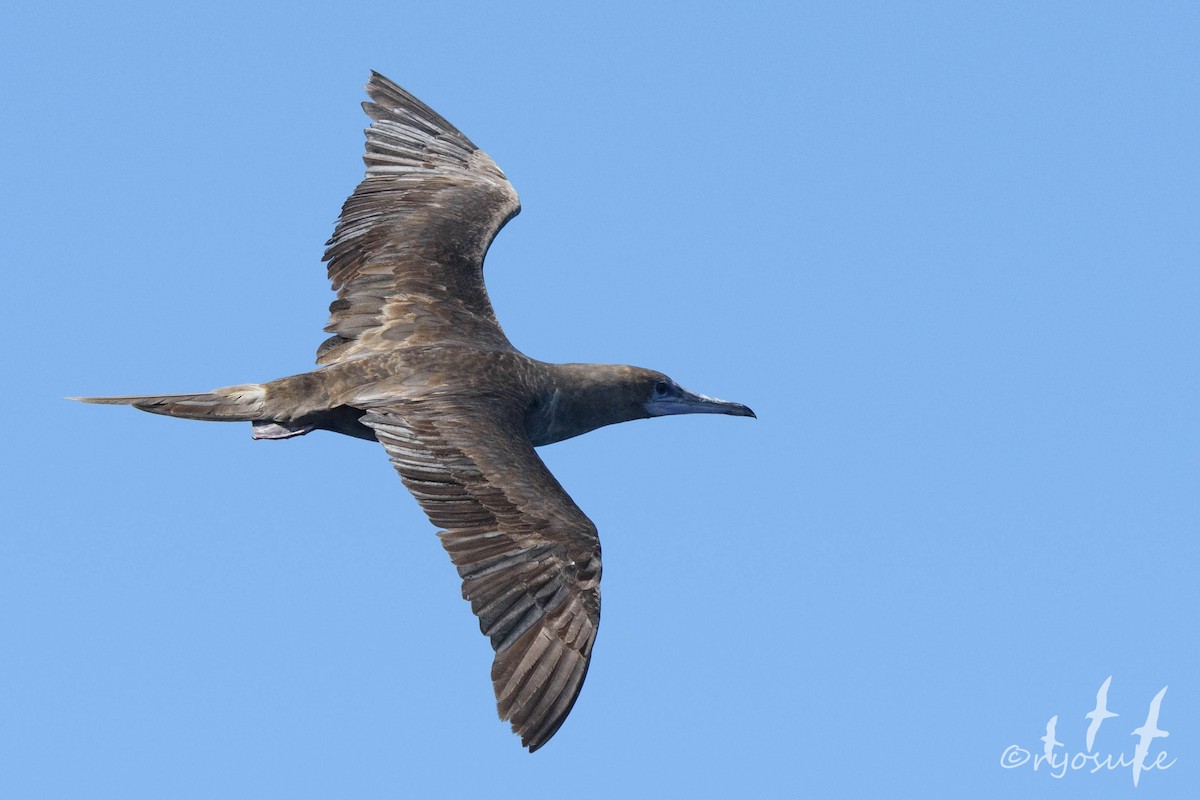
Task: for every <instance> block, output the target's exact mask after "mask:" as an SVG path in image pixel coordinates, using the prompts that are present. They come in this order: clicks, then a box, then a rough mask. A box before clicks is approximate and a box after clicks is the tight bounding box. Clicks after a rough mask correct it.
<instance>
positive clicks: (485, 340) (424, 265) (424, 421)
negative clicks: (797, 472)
mask: <svg viewBox="0 0 1200 800" xmlns="http://www.w3.org/2000/svg"><path fill="white" fill-rule="evenodd" d="M366 89H367V94H368V95H369V96H370V98H371V101H370V102H364V103H363V109H364V110H365V111H366V113H367V115H368V116H369V117H370V118H371V120H372V122H371V125H370V127H369V128H368V129H367V131H366V137H367V143H366V155H365V156H364V158H363V160H364V161H365V162H366V165H367V170H366V177H365V178H364V179H363V181H362V183H360V184H359V185H358V187H357V188H356V189H355V190H354V193H353V194H352V195H350V198H349V199H348V200H347V201H346V203H345V205H344V206H343V207H342V213H341V216H340V217H339V218H338V221H337V223H336V226H335V229H334V233H333V237H332V238H331V239H330V240H329V241H328V242H327V243H326V247H327V249H326V251H325V257H324V260H325V261H327V262H328V266H329V280H330V281H331V282H332V284H333V289H334V291H335V292H337V299H336V300H334V301H333V303H332V304H331V305H330V306H329V324H328V325H327V326H326V328H325V330H326V331H327V332H329V333H332V334H333V336H331V337H330V338H329V339H327V340H326V341H325V342H324V343H322V344H321V346H320V347H319V348H318V349H317V359H316V361H317V364H318V365H319V366H318V368H317V369H315V370H313V371H312V372H306V373H304V374H301V375H293V376H291V377H287V378H280V379H279V380H274V381H270V382H268V383H261V384H245V385H240V386H228V387H224V388H220V389H214V390H213V391H211V392H202V393H198V394H174V395H143V396H129V397H80V398H73V399H77V400H82V401H83V402H87V403H107V404H113V405H130V406H133V407H134V408H138V409H141V410H142V411H149V412H151V413H153V414H166V415H168V416H172V417H183V418H185V419H198V420H218V421H228V422H235V421H237V422H249V423H251V425H252V426H253V436H254V438H256V439H286V438H290V437H292V436H301V435H303V434H306V433H309V432H310V431H313V430H327V431H334V432H336V433H342V434H346V435H349V436H356V437H358V438H361V439H367V440H371V441H378V442H380V443H381V444H382V445H383V447H384V448H385V449H386V451H387V453H388V455H389V456H390V458H391V461H392V464H393V465H394V466H395V468H396V470H397V471H398V472H399V473H400V478H401V480H402V481H403V482H404V485H405V486H406V487H408V490H409V491H410V492H412V494H413V496H414V497H416V499H417V502H419V503H420V505H421V507H422V508H423V509H424V511H425V513H426V514H427V515H428V516H429V519H430V520H431V521H432V522H433V524H434V525H436V526H438V527H439V528H442V529H443V530H442V531H441V532H440V533H439V534H438V535H439V536H440V538H441V540H442V544H443V545H444V546H445V548H446V550H447V551H449V553H450V558H451V560H453V562H454V564H455V566H456V567H457V568H458V574H459V575H460V576H461V578H462V593H463V597H464V598H466V599H467V600H469V601H470V603H471V609H472V610H473V611H474V612H475V614H476V615H477V616H478V617H479V627H480V629H481V630H482V631H483V633H484V635H485V636H487V637H488V638H489V639H490V640H491V643H492V647H493V648H494V649H495V651H496V655H495V660H494V662H493V664H492V685H493V688H494V690H495V693H496V702H497V706H498V709H499V712H500V717H501V718H502V719H504V720H507V721H509V722H511V724H512V729H513V731H514V732H516V733H517V734H518V735H519V736H520V737H521V743H522V744H523V745H524V746H525V747H528V748H529V750H530V752H533V751H535V750H537V749H538V748H539V747H541V746H542V745H544V744H545V743H546V742H547V741H548V740H549V739H550V737H552V736H553V735H554V734H555V732H556V731H557V730H558V729H559V726H561V725H562V723H563V720H564V719H566V717H567V714H568V713H570V711H571V707H572V706H573V705H574V704H575V699H576V697H578V695H579V690H580V687H581V686H582V685H583V680H584V676H585V675H586V674H587V670H588V661H589V659H590V657H591V653H592V644H593V643H594V642H595V639H596V627H597V625H598V624H599V622H600V573H601V568H600V540H599V539H598V537H597V535H596V526H595V525H593V524H592V521H591V520H589V519H588V518H587V517H586V516H584V513H583V512H582V511H580V510H579V507H578V506H577V505H575V503H574V501H572V500H571V498H570V496H569V495H568V494H567V493H566V491H564V490H563V488H562V486H560V485H559V483H558V481H557V480H555V478H554V476H553V475H552V474H550V471H549V470H547V469H546V466H545V464H543V463H542V460H541V459H540V458H539V457H538V455H537V453H536V452H535V451H534V448H535V447H540V446H541V445H545V444H550V443H552V442H559V441H562V440H563V439H569V438H571V437H572V436H578V435H579V434H581V433H587V432H588V431H591V430H595V429H596V428H599V427H602V426H604V425H611V424H613V423H617V422H625V421H627V420H634V419H646V418H649V417H660V416H667V415H670V414H703V413H707V414H730V415H733V416H741V417H753V416H754V412H752V411H751V410H750V409H749V408H747V407H746V406H744V405H742V404H740V403H732V402H728V401H725V400H718V399H716V398H713V397H707V396H705V395H702V394H697V393H695V392H691V391H688V390H687V389H684V388H683V387H682V386H680V385H679V384H677V383H676V382H675V381H673V380H671V379H670V378H668V377H667V376H666V375H664V374H662V373H661V372H655V371H653V370H649V369H642V368H639V367H630V366H618V365H603V364H549V363H544V362H541V361H537V360H534V359H532V358H529V357H528V356H526V355H524V354H523V353H521V352H519V351H518V350H517V349H516V348H515V347H513V345H512V344H511V343H510V342H509V341H508V338H507V337H506V336H505V335H504V332H503V331H502V330H501V329H500V324H499V323H498V322H497V321H496V315H495V313H494V312H493V311H492V305H491V302H490V301H489V299H488V295H487V291H486V289H485V288H484V282H483V261H484V255H485V254H486V253H487V250H488V247H489V246H490V245H491V243H492V239H493V238H495V236H496V234H497V233H498V232H499V230H500V229H501V228H502V227H504V225H505V223H507V222H508V221H509V220H510V219H512V218H513V217H514V216H516V215H517V213H518V212H519V211H520V208H521V206H520V202H519V201H518V199H517V193H516V191H515V190H514V189H513V187H512V185H511V184H510V183H509V182H508V179H507V178H505V176H504V173H503V172H501V171H500V168H499V167H497V166H496V163H495V162H494V161H492V159H491V158H490V157H488V155H487V154H486V153H484V152H483V151H482V150H480V149H479V148H478V147H476V146H475V145H474V144H473V143H472V142H471V141H470V140H469V139H468V138H467V137H466V136H464V135H463V134H462V133H460V132H459V131H458V129H456V128H455V127H454V126H453V125H451V124H450V123H449V122H447V121H446V120H445V119H443V118H442V117H441V116H440V115H439V114H437V113H436V112H435V111H433V110H432V109H431V108H429V107H428V106H426V105H425V104H424V103H422V102H420V101H419V100H417V99H416V98H415V97H413V96H412V95H411V94H409V93H408V92H406V91H404V90H403V89H401V88H400V87H399V86H397V85H396V84H394V83H392V82H391V81H390V80H388V79H387V78H385V77H383V76H382V75H379V74H378V73H374V72H372V73H371V79H370V81H369V83H368V84H367V87H366Z"/></svg>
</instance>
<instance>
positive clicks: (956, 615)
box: [0, 3, 1200, 799]
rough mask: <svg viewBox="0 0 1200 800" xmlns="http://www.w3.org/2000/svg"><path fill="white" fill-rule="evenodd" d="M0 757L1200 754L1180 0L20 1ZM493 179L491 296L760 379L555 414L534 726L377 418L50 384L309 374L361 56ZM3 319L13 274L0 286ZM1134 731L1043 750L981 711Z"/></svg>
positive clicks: (11, 147) (13, 59)
mask: <svg viewBox="0 0 1200 800" xmlns="http://www.w3.org/2000/svg"><path fill="white" fill-rule="evenodd" d="M4 18H5V19H4V23H3V25H0V66H2V72H3V78H2V83H0V86H2V91H3V96H2V97H3V103H4V108H5V109H6V115H5V123H4V125H3V126H0V145H3V152H4V153H5V154H6V155H5V157H4V158H3V159H0V183H2V184H3V185H4V186H5V190H4V192H3V193H0V203H2V204H3V208H2V209H0V210H2V212H3V213H2V214H0V224H2V225H3V226H4V227H3V232H4V238H5V241H6V243H7V256H6V263H7V267H6V269H5V273H6V276H7V278H6V285H7V289H8V303H7V308H8V314H9V318H10V324H9V334H8V336H9V338H8V357H7V366H8V376H9V377H8V379H6V381H5V391H4V392H3V399H2V400H0V402H2V403H3V404H4V409H3V410H4V414H5V417H6V418H7V419H8V420H9V425H8V429H7V432H6V443H5V446H4V447H3V448H0V459H2V460H3V473H4V475H5V476H6V478H5V481H4V482H3V488H2V489H0V491H2V492H3V494H4V502H3V508H4V509H5V512H6V514H5V515H6V517H7V520H6V522H5V523H4V524H3V529H4V534H3V536H0V641H2V642H3V648H0V795H2V796H4V797H13V798H82V797H87V798H108V797H113V798H116V797H120V798H140V797H145V798H163V797H170V798H191V797H196V798H212V797H228V798H240V797H245V798H262V797H288V798H303V797H314V798H316V797H322V798H323V797H380V798H382V797H416V796H420V797H436V796H467V795H474V794H482V793H484V792H486V793H487V794H488V795H489V796H491V797H497V798H503V797H509V796H520V797H528V796H530V795H533V796H540V795H549V794H558V793H560V792H570V793H571V795H572V796H577V797H582V798H588V797H614V796H631V797H652V796H660V797H680V796H700V797H728V796H763V797H786V796H808V795H811V796H817V797H878V796H894V795H895V794H897V793H899V794H903V795H911V796H922V797H953V798H960V797H968V796H969V797H1023V798H1024V797H1045V798H1056V799H1057V798H1080V797H1087V798H1097V797H1138V796H1141V797H1156V798H1174V797H1184V796H1191V793H1192V792H1194V790H1195V787H1196V786H1197V785H1200V778H1198V773H1197V764H1200V736H1198V735H1197V730H1198V729H1200V695H1198V692H1200V687H1198V685H1197V683H1196V676H1197V675H1200V647H1198V644H1197V637H1196V618H1197V613H1198V612H1200V589H1198V588H1197V580H1196V575H1197V568H1198V566H1200V564H1198V561H1200V558H1198V556H1200V552H1198V550H1200V548H1198V545H1197V532H1198V530H1200V493H1198V492H1197V488H1198V486H1200V422H1198V420H1197V408H1198V407H1200V405H1198V400H1200V378H1198V376H1197V369H1196V367H1197V355H1198V345H1197V343H1198V342H1200V313H1198V309H1200V270H1198V269H1197V266H1198V265H1200V226H1198V225H1197V220H1198V219H1200V192H1198V191H1197V187H1198V186H1200V154H1198V153H1200V149H1198V148H1197V141H1200V111H1198V109H1200V84H1197V81H1196V79H1195V78H1196V75H1197V74H1198V70H1200V48H1197V41H1200V11H1198V10H1197V8H1196V7H1195V6H1191V5H1188V4H1165V3H1164V4H1136V5H1131V4H1116V3H1087V4H1082V3H1076V4H1072V3H1063V4H1053V7H1050V4H1044V3H1009V4H987V5H984V4H958V3H941V4H939V3H924V4H913V5H910V6H907V7H903V6H901V5H900V4H891V3H877V4H842V3H828V4H808V3H794V4H792V3H789V4H782V3H780V4H758V5H754V6H753V7H745V8H741V7H735V6H732V5H726V6H717V5H716V4H712V5H703V6H698V5H696V4H673V5H672V4H663V5H658V6H656V7H654V8H646V7H644V6H643V4H624V3H608V4H604V5H603V6H602V7H600V6H594V7H590V8H584V7H583V6H582V5H572V6H571V7H567V6H566V4H560V5H551V4H544V5H535V4H523V3H516V4H489V5H483V4H479V5H475V4H466V3H437V4H432V3H430V4H423V5H412V4H407V3H392V4H355V3H345V4H340V5H337V6H334V5H329V4H324V5H320V6H318V5H315V4H309V5H305V4H298V5H297V4H289V5H271V4H262V5H261V7H260V8H258V9H257V10H253V11H246V10H243V9H242V8H241V7H240V5H232V4H231V5H228V6H221V5H215V4H207V5H205V4H199V5H189V6H179V7H173V8H164V7H162V4H128V3H126V4H115V5H114V6H112V7H108V6H102V5H94V4H87V5H85V4H78V3H68V4H57V5H43V4H31V3H25V4H22V5H21V6H20V7H18V8H15V9H13V8H9V9H7V10H6V11H5V12H4ZM370 69H376V70H379V71H381V72H383V73H384V74H386V75H388V76H390V77H391V78H393V79H394V80H396V81H397V82H399V83H400V84H401V85H403V86H405V87H406V88H408V89H409V90H411V91H412V92H414V93H415V94H416V95H417V96H418V97H420V98H422V99H423V100H425V101H426V102H428V103H429V104H431V105H432V106H433V107H434V108H436V109H437V110H438V111H440V112H441V113H442V114H443V115H444V116H446V117H447V118H448V119H450V120H451V121H452V122H454V123H455V124H456V125H457V126H458V127H460V128H461V129H462V130H463V131H464V132H465V133H466V134H467V135H468V136H470V137H471V138H472V139H473V140H474V141H475V142H476V143H477V144H479V145H480V146H481V147H483V148H484V149H485V150H487V151H488V153H490V154H491V155H492V157H493V158H495V160H496V161H497V162H498V163H499V164H500V165H501V167H502V168H503V169H504V170H505V171H506V173H507V174H508V176H509V178H510V179H511V181H512V182H513V184H514V185H515V186H516V188H517V190H518V191H519V192H520V193H521V197H522V201H523V203H524V211H523V212H522V214H521V216H520V217H518V218H517V219H516V220H514V221H513V223H512V224H510V225H509V226H508V228H507V229H506V230H505V231H504V232H503V233H502V234H501V236H500V237H499V238H498V240H497V242H496V244H495V246H494V247H493V249H492V251H491V254H490V255H489V261H488V271H487V274H488V279H489V287H490V291H491V294H492V298H493V301H494V304H495V305H496V307H497V311H498V314H499V316H500V318H501V320H502V322H503V324H504V326H505V329H506V330H507V332H508V333H509V335H510V337H511V338H512V340H513V341H514V342H515V343H516V344H517V345H518V346H519V347H521V348H522V349H524V350H525V351H526V352H527V353H529V354H530V355H533V356H535V357H538V358H542V359H545V360H550V361H604V362H621V363H633V364H638V365H642V366H648V367H653V368H656V369H660V370H663V371H665V372H667V373H669V374H670V375H672V376H673V377H674V378H676V379H677V380H678V381H679V382H680V383H682V384H684V385H685V386H688V387H690V388H693V389H696V390H698V391H702V392H705V393H709V394H714V395H717V396H721V397H728V398H730V399H734V400H738V401H742V402H745V403H747V404H749V405H751V406H752V407H753V408H754V409H755V410H756V411H757V412H758V415H759V419H758V421H757V422H755V421H752V420H743V419H734V418H713V417H692V418H677V419H667V420H655V421H650V422H639V423H631V424H627V425H622V426H616V427H613V428H609V429H605V430H601V431H597V432H595V433H593V434H589V435H588V436H586V437H582V438H579V439H576V440H572V441H569V442H565V443H562V444H558V445H554V446H551V447H549V448H546V449H544V450H543V451H542V453H543V457H544V458H545V460H546V461H547V463H548V464H549V465H550V467H551V469H552V470H553V471H554V472H555V474H556V475H557V476H558V477H559V479H560V481H561V482H562V483H563V485H564V486H565V487H566V488H567V490H568V491H569V492H570V493H571V494H572V496H573V497H574V498H575V500H576V501H577V502H578V503H579V505H580V506H581V507H582V508H583V509H584V510H585V511H586V512H587V513H588V514H589V515H590V516H591V517H592V519H593V520H594V521H595V522H596V524H597V525H598V526H599V528H600V531H601V537H602V539H603V542H604V557H605V573H604V620H603V624H602V625H601V629H600V634H599V638H598V640H597V644H596V650H595V656H594V659H593V663H592V668H591V672H590V674H589V676H588V680H587V684H586V685H585V687H584V690H583V694H582V695H581V698H580V700H579V702H578V704H577V706H576V707H575V710H574V711H573V712H572V714H571V717H570V718H569V719H568V721H567V723H566V724H565V725H564V727H563V728H562V730H561V731H560V732H559V733H558V735H557V736H556V738H555V739H554V740H553V741H552V742H551V743H550V744H549V745H547V746H546V747H545V748H544V749H543V750H542V751H540V752H538V753H537V754H535V755H533V756H530V755H528V754H526V753H525V752H524V751H523V750H521V749H520V747H519V746H518V742H517V740H516V739H515V737H513V736H512V735H511V734H510V733H508V731H507V726H506V725H503V724H502V723H500V722H499V721H497V720H496V719H495V713H494V710H493V709H494V706H493V700H492V696H491V687H490V684H489V681H488V668H489V664H490V658H491V653H490V648H489V647H488V644H487V642H486V640H485V639H484V638H483V637H482V636H480V635H479V633H478V629H477V626H476V622H475V620H474V619H473V618H472V616H471V614H470V611H469V609H468V607H467V605H466V604H465V603H464V602H463V601H462V600H461V599H460V597H459V596H458V581H457V579H456V576H455V574H454V570H453V568H452V566H451V565H450V563H449V559H448V558H447V557H446V556H445V554H444V553H443V552H442V550H441V549H440V546H439V544H438V542H437V539H436V537H435V535H434V529H433V528H432V527H431V526H430V525H429V523H428V522H427V520H426V519H425V518H424V517H423V515H422V514H421V512H420V511H419V509H418V508H417V506H416V504H415V502H413V501H412V499H411V498H410V497H409V496H408V495H407V493H406V492H405V491H404V489H403V487H402V486H401V485H400V482H399V480H398V479H397V478H396V476H395V474H394V473H393V471H392V470H391V469H390V467H389V465H388V463H387V459H386V457H385V455H384V453H383V452H382V449H381V448H378V447H374V446H372V445H371V444H369V443H366V442H361V441H354V440H345V441H343V440H341V439H339V438H338V437H335V436H333V435H321V434H315V435H312V436H308V437H304V438H301V439H297V440H292V441H288V442H255V441H252V440H251V439H250V431H249V427H248V426H246V425H223V426H222V425H203V424H199V423H192V422H184V421H176V420H168V419H162V418H156V417H151V416H149V415H145V414H138V413H135V412H133V411H129V410H126V409H111V408H96V407H88V406H82V405H76V404H72V403H68V402H66V401H64V400H63V399H62V398H63V397H64V396H67V395H75V394H120V393H138V392H160V391H162V392H169V391H199V390H206V389H209V388H212V387H214V386H221V385H227V384H231V383H239V382H245V381H260V380H268V379H271V378H275V377H279V376H282V375H287V374H292V373H296V372H302V371H305V370H307V369H309V368H310V367H311V360H312V354H313V351H314V349H315V347H316V346H317V344H318V343H319V342H320V341H321V340H322V339H323V338H324V334H323V333H322V332H321V326H322V325H323V324H324V321H325V314H326V306H327V304H328V302H329V300H330V293H329V289H328V286H327V284H326V281H325V278H324V270H323V267H322V265H321V264H320V261H319V259H320V255H321V251H322V244H323V242H324V241H325V239H326V238H327V237H328V235H329V233H330V232H331V230H332V223H333V220H334V219H335V217H336V215H337V213H338V210H339V208H340V205H341V203H342V201H343V199H344V198H345V196H346V195H347V194H348V193H349V192H350V191H351V189H352V188H353V187H354V185H355V184H356V183H357V182H358V180H359V179H360V177H361V173H362V163H361V160H360V155H361V152H362V133H361V131H362V128H363V127H364V126H365V121H366V118H365V117H364V116H363V115H362V113H361V111H360V110H359V108H358V103H359V102H360V100H361V99H362V97H363V93H362V89H361V86H362V84H363V83H364V81H365V80H366V77H367V74H368V70H370ZM14 315H15V319H13V316H14ZM1108 676H1112V682H1111V685H1110V688H1109V692H1108V704H1107V705H1108V708H1109V709H1110V710H1111V711H1113V712H1116V713H1118V714H1119V716H1118V717H1116V718H1112V719H1107V720H1105V721H1104V722H1103V725H1102V727H1101V728H1100V730H1099V732H1098V734H1097V736H1096V738H1095V741H1094V747H1093V751H1092V752H1094V753H1096V754H1099V755H1100V756H1103V755H1108V754H1112V755H1113V756H1114V757H1117V756H1119V755H1121V754H1125V755H1126V756H1127V757H1128V756H1130V755H1132V754H1133V751H1134V746H1135V743H1136V742H1137V740H1138V737H1136V736H1132V735H1131V732H1132V731H1134V729H1135V728H1138V727H1139V726H1143V724H1144V723H1145V721H1146V717H1147V714H1148V711H1149V707H1150V704H1151V699H1152V698H1153V697H1154V696H1155V695H1156V694H1157V693H1158V692H1159V690H1160V689H1162V688H1163V687H1164V686H1167V687H1169V688H1168V691H1167V692H1166V694H1165V696H1164V697H1163V698H1162V700H1161V704H1160V707H1159V717H1158V725H1157V727H1158V729H1160V730H1165V731H1169V733H1170V735H1169V737H1167V738H1156V739H1153V740H1151V742H1150V745H1151V758H1150V759H1149V760H1153V757H1154V756H1155V755H1156V754H1157V753H1158V752H1160V751H1164V750H1165V751H1166V752H1167V753H1168V754H1169V757H1170V758H1171V759H1177V761H1175V762H1174V766H1173V767H1171V768H1170V769H1168V770H1166V771H1161V770H1157V771H1148V772H1143V773H1142V774H1141V776H1140V782H1139V786H1138V788H1136V789H1135V788H1134V786H1133V782H1132V770H1131V769H1128V768H1126V769H1121V770H1118V771H1114V772H1111V773H1109V772H1101V773H1099V774H1090V773H1089V772H1088V771H1087V770H1086V769H1084V770H1079V769H1076V770H1074V771H1069V772H1068V773H1067V774H1066V775H1065V776H1064V777H1062V778H1054V777H1052V776H1051V775H1050V774H1048V771H1049V770H1050V767H1049V766H1046V765H1043V766H1042V767H1041V768H1040V769H1039V770H1038V771H1036V772H1035V771H1034V770H1033V769H1032V764H1031V763H1026V764H1024V765H1023V766H1019V767H1015V768H1012V769H1005V768H1002V767H1001V756H1002V754H1003V753H1004V752H1005V750H1006V748H1008V747H1009V746H1011V745H1015V746H1017V747H1019V748H1022V749H1023V750H1028V751H1031V752H1032V753H1033V754H1037V753H1040V752H1041V748H1042V746H1043V745H1042V742H1041V737H1043V736H1045V735H1046V726H1047V723H1048V721H1049V720H1050V718H1051V717H1053V716H1057V718H1058V719H1057V721H1056V724H1057V727H1056V730H1055V737H1056V740H1057V741H1059V742H1061V745H1059V746H1057V750H1056V753H1057V754H1058V755H1059V756H1061V754H1063V753H1065V754H1067V755H1068V756H1071V755H1073V754H1076V753H1080V752H1084V753H1086V746H1085V740H1084V737H1085V730H1086V726H1087V720H1086V719H1085V717H1084V715H1085V713H1087V712H1088V711H1089V710H1091V709H1092V708H1093V706H1094V705H1095V703H1096V693H1097V690H1098V688H1099V687H1100V685H1101V683H1102V682H1103V681H1104V680H1105V678H1106V677H1108Z"/></svg>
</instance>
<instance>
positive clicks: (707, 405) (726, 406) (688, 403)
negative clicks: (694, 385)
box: [646, 386, 758, 419]
mask: <svg viewBox="0 0 1200 800" xmlns="http://www.w3.org/2000/svg"><path fill="white" fill-rule="evenodd" d="M646 411H647V413H649V414H650V416H652V417H665V416H667V415H668V414H729V415H730V416H734V417H754V418H755V419H758V417H757V415H755V413H754V412H753V411H751V410H750V407H749V406H744V405H742V404H741V403H732V402H730V401H728V400H718V399H717V398H715V397H709V396H708V395H705V394H696V393H695V392H691V391H688V390H687V389H684V388H683V387H682V386H680V387H678V388H677V390H676V391H675V392H674V393H672V394H670V395H667V396H665V397H654V398H651V399H650V400H648V401H647V402H646Z"/></svg>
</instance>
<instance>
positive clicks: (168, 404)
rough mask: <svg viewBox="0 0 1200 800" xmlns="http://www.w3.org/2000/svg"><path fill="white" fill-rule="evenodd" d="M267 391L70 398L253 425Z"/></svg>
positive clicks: (249, 387) (249, 388)
mask: <svg viewBox="0 0 1200 800" xmlns="http://www.w3.org/2000/svg"><path fill="white" fill-rule="evenodd" d="M266 398H267V392H266V389H265V388H264V387H263V385H262V384H259V383H247V384H243V385H241V386H226V387H224V388H221V389H213V390H212V391H211V392H203V393H201V394H148V395H133V396H129V397H71V398H68V399H70V400H79V401H81V402H84V403H101V404H104V405H111V406H133V407H134V408H138V409H141V410H142V411H149V412H150V413H151V414H165V415H167V416H169V417H182V418H183V419H206V420H215V421H218V422H251V421H254V420H257V419H262V418H263V415H264V412H265V411H266Z"/></svg>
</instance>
